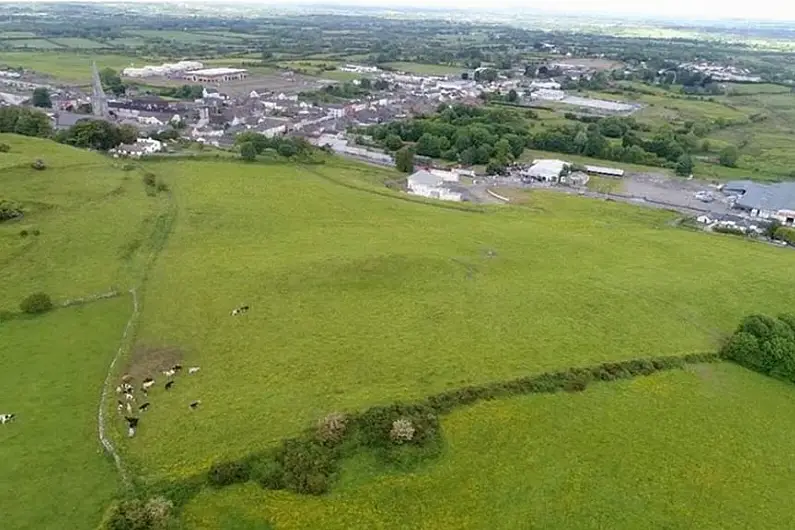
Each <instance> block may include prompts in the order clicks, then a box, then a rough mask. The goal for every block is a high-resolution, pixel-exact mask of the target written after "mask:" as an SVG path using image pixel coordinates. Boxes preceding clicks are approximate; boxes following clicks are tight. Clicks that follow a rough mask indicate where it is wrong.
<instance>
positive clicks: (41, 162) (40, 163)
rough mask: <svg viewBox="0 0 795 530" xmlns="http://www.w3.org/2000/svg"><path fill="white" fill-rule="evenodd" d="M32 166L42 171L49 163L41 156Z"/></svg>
mask: <svg viewBox="0 0 795 530" xmlns="http://www.w3.org/2000/svg"><path fill="white" fill-rule="evenodd" d="M30 167H32V168H33V169H35V170H37V171H42V170H44V169H47V164H46V163H45V162H44V160H42V159H41V158H37V159H36V160H34V161H33V163H32V164H31V165H30Z"/></svg>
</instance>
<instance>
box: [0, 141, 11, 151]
mask: <svg viewBox="0 0 795 530" xmlns="http://www.w3.org/2000/svg"><path fill="white" fill-rule="evenodd" d="M9 151H11V146H10V145H8V144H3V143H0V153H7V152H9Z"/></svg>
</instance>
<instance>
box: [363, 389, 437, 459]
mask: <svg viewBox="0 0 795 530" xmlns="http://www.w3.org/2000/svg"><path fill="white" fill-rule="evenodd" d="M429 401H430V400H429ZM401 418H403V419H407V420H409V421H410V422H411V424H412V426H413V427H414V434H413V436H412V438H411V443H412V444H415V445H423V444H425V443H426V442H429V441H432V440H434V439H435V438H436V437H437V435H438V431H439V419H438V418H437V416H436V412H435V410H434V409H433V408H432V407H431V406H429V405H428V404H415V405H402V404H395V405H389V406H386V407H372V408H370V409H367V410H366V411H364V412H363V413H362V414H361V415H359V416H358V417H357V418H356V424H357V427H358V429H359V434H360V439H361V441H362V443H363V444H364V445H366V446H369V447H374V448H378V447H390V446H392V445H393V440H392V437H391V432H392V427H393V423H394V421H395V420H398V419H401Z"/></svg>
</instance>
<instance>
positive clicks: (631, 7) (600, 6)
mask: <svg viewBox="0 0 795 530" xmlns="http://www.w3.org/2000/svg"><path fill="white" fill-rule="evenodd" d="M197 1H200V0H197ZM215 1H219V0H215ZM181 2H182V3H186V4H188V3H191V0H181ZM225 2H229V3H252V4H258V5H260V6H264V5H268V4H292V5H296V4H304V5H306V4H326V5H335V4H340V5H363V6H364V5H369V6H379V7H388V6H401V7H403V8H410V7H415V6H416V7H433V8H438V7H441V8H444V7H449V8H457V9H479V10H486V11H487V10H492V9H505V8H512V9H517V10H522V9H524V10H528V11H530V10H533V11H548V12H549V11H553V12H566V13H616V14H620V13H626V14H637V15H660V16H676V17H698V18H711V19H715V18H752V19H766V20H795V2H793V1H792V0H750V1H749V0H744V1H741V0H339V1H338V2H335V1H334V0H262V1H259V2H255V1H253V0H225Z"/></svg>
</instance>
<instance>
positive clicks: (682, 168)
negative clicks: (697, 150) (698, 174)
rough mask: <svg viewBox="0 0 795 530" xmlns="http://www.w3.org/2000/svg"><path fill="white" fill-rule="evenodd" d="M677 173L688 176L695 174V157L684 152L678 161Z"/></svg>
mask: <svg viewBox="0 0 795 530" xmlns="http://www.w3.org/2000/svg"><path fill="white" fill-rule="evenodd" d="M676 174H677V175H681V176H683V177H687V176H689V175H692V174H693V159H692V158H690V155H688V154H684V155H682V156H680V157H679V160H677V162H676Z"/></svg>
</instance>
